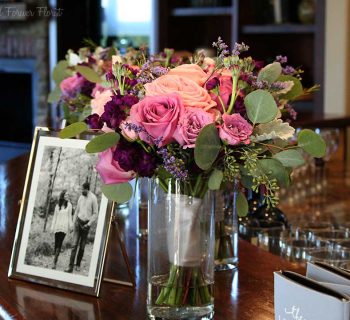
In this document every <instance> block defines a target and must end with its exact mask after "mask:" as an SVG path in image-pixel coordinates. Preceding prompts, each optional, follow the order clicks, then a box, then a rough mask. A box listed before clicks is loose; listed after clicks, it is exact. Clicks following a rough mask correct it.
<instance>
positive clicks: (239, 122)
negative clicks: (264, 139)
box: [219, 113, 253, 145]
mask: <svg viewBox="0 0 350 320" xmlns="http://www.w3.org/2000/svg"><path fill="white" fill-rule="evenodd" d="M222 120H223V121H224V123H223V124H222V125H221V127H220V128H219V135H220V138H221V140H223V141H226V142H227V143H228V144H231V145H236V144H239V143H244V144H249V143H250V139H249V138H250V136H251V134H252V133H253V127H252V126H251V125H250V124H249V123H248V122H247V120H245V119H244V118H243V117H242V116H241V115H240V114H239V113H234V114H231V115H228V114H224V115H223V116H222Z"/></svg>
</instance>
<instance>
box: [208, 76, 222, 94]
mask: <svg viewBox="0 0 350 320" xmlns="http://www.w3.org/2000/svg"><path fill="white" fill-rule="evenodd" d="M219 84H220V80H219V79H218V78H217V77H213V78H211V79H210V80H208V81H207V83H206V84H205V89H207V90H208V91H210V90H213V89H214V88H216V87H217V86H218V85H219Z"/></svg>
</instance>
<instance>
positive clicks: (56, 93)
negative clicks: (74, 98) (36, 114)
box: [47, 86, 62, 103]
mask: <svg viewBox="0 0 350 320" xmlns="http://www.w3.org/2000/svg"><path fill="white" fill-rule="evenodd" d="M61 94H62V92H61V89H60V87H59V86H56V87H55V89H53V90H52V91H51V92H50V94H49V96H48V98H47V102H48V103H55V102H57V101H59V100H60V98H61Z"/></svg>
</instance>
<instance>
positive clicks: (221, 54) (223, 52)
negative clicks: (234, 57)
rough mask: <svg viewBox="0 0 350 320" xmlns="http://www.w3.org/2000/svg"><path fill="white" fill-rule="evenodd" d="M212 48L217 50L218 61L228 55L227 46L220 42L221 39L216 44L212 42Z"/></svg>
mask: <svg viewBox="0 0 350 320" xmlns="http://www.w3.org/2000/svg"><path fill="white" fill-rule="evenodd" d="M213 47H214V48H216V49H217V51H218V53H219V59H220V58H221V59H223V58H224V57H226V56H227V55H228V54H229V53H230V52H229V50H228V45H227V44H226V43H225V42H223V41H222V39H221V37H219V38H218V41H217V42H213Z"/></svg>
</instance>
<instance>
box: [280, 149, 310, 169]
mask: <svg viewBox="0 0 350 320" xmlns="http://www.w3.org/2000/svg"><path fill="white" fill-rule="evenodd" d="M273 157H274V158H275V159H277V160H278V161H280V162H281V163H282V164H283V165H284V166H285V167H292V168H295V167H299V166H301V165H303V164H304V162H305V161H304V158H303V156H302V155H301V154H300V152H299V151H298V150H295V149H289V150H284V151H281V152H278V153H276V154H275V155H274V156H273Z"/></svg>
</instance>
